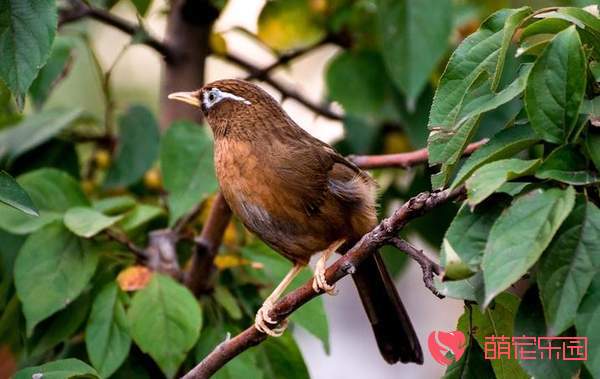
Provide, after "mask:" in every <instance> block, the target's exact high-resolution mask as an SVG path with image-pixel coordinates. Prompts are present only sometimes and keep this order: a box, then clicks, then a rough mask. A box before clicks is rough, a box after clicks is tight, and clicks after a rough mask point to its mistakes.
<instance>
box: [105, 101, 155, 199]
mask: <svg viewBox="0 0 600 379" xmlns="http://www.w3.org/2000/svg"><path fill="white" fill-rule="evenodd" d="M159 138H160V136H159V132H158V124H157V122H156V119H155V118H154V116H153V115H152V113H151V112H150V111H149V110H148V109H147V108H145V107H143V106H141V105H135V106H132V107H130V108H129V109H128V110H127V112H126V113H125V114H123V115H121V117H119V144H118V145H117V151H116V154H115V159H114V160H113V162H112V165H111V166H110V168H109V169H108V172H107V173H106V178H105V179H104V186H105V187H106V188H114V187H127V186H129V185H131V184H133V183H135V182H136V181H137V180H138V179H140V178H141V177H142V176H143V175H144V173H145V172H146V171H147V170H148V169H149V168H150V167H152V164H153V163H154V161H155V159H156V157H157V156H158V144H159Z"/></svg>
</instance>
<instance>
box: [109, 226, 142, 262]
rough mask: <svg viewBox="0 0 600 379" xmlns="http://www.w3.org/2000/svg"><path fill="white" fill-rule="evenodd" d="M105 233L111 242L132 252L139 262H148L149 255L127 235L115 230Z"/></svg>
mask: <svg viewBox="0 0 600 379" xmlns="http://www.w3.org/2000/svg"><path fill="white" fill-rule="evenodd" d="M104 233H105V234H106V236H107V237H108V238H110V239H111V240H113V241H115V242H118V243H120V244H121V245H123V246H125V247H126V248H127V250H129V251H131V252H132V253H133V254H134V255H135V257H136V258H137V260H138V261H140V262H142V263H143V262H146V261H147V260H148V255H147V254H146V251H145V250H144V249H143V248H141V247H139V246H137V245H136V244H135V243H133V242H132V241H131V240H130V239H129V238H128V237H127V236H126V235H125V234H122V233H121V232H118V231H116V230H114V229H106V230H105V231H104Z"/></svg>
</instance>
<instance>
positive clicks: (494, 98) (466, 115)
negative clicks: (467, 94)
mask: <svg viewBox="0 0 600 379" xmlns="http://www.w3.org/2000/svg"><path fill="white" fill-rule="evenodd" d="M532 67H533V66H532V65H531V64H526V65H523V67H522V68H521V72H520V74H519V76H518V77H517V78H516V79H515V80H514V81H513V82H512V83H510V84H509V85H508V86H507V87H506V88H504V89H503V90H501V91H500V92H498V93H495V92H491V91H489V89H488V88H486V91H484V92H483V93H479V94H478V95H477V96H476V97H475V98H474V99H472V100H470V101H469V102H465V104H464V105H463V109H462V110H461V112H460V119H459V120H458V122H457V125H456V126H455V128H459V127H460V125H461V124H462V123H463V122H466V121H467V120H470V119H472V118H473V117H477V116H480V115H481V114H483V113H485V112H489V111H491V110H494V109H496V108H499V107H500V106H502V105H504V104H506V103H508V102H509V101H511V100H513V99H514V98H516V97H517V96H519V95H520V94H521V93H522V92H523V90H524V89H525V84H526V83H527V78H528V77H529V73H530V72H531V68H532Z"/></svg>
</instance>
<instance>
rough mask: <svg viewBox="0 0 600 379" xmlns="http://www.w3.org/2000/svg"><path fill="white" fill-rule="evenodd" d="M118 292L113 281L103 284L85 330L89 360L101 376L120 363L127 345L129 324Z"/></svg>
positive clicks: (126, 353)
mask: <svg viewBox="0 0 600 379" xmlns="http://www.w3.org/2000/svg"><path fill="white" fill-rule="evenodd" d="M120 295H122V294H121V293H120V290H119V287H118V286H117V284H116V283H115V282H110V283H108V284H107V285H105V286H104V287H103V288H102V290H101V291H100V292H99V293H98V295H97V296H96V299H95V300H94V305H93V306H92V312H91V314H90V318H89V320H88V322H87V327H86V329H85V346H86V348H87V353H88V355H89V357H90V361H91V362H92V365H94V367H95V368H96V369H97V370H98V372H99V373H100V375H101V376H102V377H104V378H107V377H109V376H111V375H112V374H113V373H114V372H115V371H116V370H117V369H118V368H119V366H121V364H122V363H123V361H124V360H125V359H126V358H127V356H128V353H129V348H130V346H131V337H130V336H129V332H128V330H129V323H128V320H127V316H126V314H125V307H124V305H123V301H122V300H121V296H120Z"/></svg>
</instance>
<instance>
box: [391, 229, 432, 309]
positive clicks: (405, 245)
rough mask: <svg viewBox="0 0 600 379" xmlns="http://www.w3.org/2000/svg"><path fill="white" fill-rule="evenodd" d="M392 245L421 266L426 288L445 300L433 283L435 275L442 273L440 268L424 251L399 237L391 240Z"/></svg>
mask: <svg viewBox="0 0 600 379" xmlns="http://www.w3.org/2000/svg"><path fill="white" fill-rule="evenodd" d="M390 243H391V244H392V245H394V246H395V247H396V248H397V249H398V250H401V251H403V252H405V253H406V254H407V255H408V256H409V257H411V258H412V259H413V260H414V261H415V262H417V263H418V264H419V266H421V270H423V283H425V287H427V288H428V289H429V290H430V291H431V293H433V294H434V295H435V296H437V297H439V298H440V299H443V298H444V295H442V294H440V293H439V291H438V290H437V288H435V284H434V283H433V275H438V276H439V275H440V274H441V273H442V269H441V268H440V266H439V265H438V264H437V263H435V262H434V261H432V260H431V259H429V258H428V257H427V256H426V255H425V253H424V252H423V250H419V249H417V248H416V247H414V246H413V245H412V244H411V243H409V242H408V241H405V240H403V239H401V238H398V237H393V238H390Z"/></svg>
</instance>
